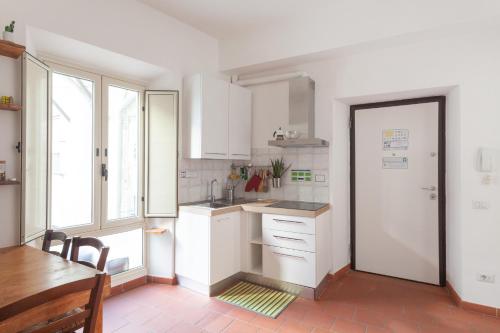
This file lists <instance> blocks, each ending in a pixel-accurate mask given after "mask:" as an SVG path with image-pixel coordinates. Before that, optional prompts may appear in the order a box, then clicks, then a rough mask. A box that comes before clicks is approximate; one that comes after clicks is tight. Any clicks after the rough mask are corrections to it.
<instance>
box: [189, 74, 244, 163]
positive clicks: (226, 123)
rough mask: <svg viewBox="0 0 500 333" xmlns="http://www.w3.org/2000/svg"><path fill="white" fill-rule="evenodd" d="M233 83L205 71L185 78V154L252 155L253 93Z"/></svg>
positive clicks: (212, 157) (197, 155) (220, 157)
mask: <svg viewBox="0 0 500 333" xmlns="http://www.w3.org/2000/svg"><path fill="white" fill-rule="evenodd" d="M230 86H231V87H230ZM232 86H233V85H231V84H230V83H229V82H226V81H223V80H219V79H216V78H213V77H209V76H206V75H202V74H196V75H193V76H190V77H187V78H185V79H184V105H183V152H184V157H186V158H204V159H250V138H251V104H250V103H251V94H250V91H248V90H246V89H244V88H241V87H239V86H235V87H232ZM231 94H232V95H233V97H232V98H231ZM242 116H244V118H241V117H242ZM240 118H241V119H240ZM230 122H231V123H230ZM232 127H233V128H232ZM233 141H234V145H233V143H232V142H233Z"/></svg>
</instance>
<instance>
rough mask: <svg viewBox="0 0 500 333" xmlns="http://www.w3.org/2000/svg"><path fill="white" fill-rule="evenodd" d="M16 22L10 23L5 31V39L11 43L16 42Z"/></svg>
mask: <svg viewBox="0 0 500 333" xmlns="http://www.w3.org/2000/svg"><path fill="white" fill-rule="evenodd" d="M15 24H16V21H12V22H10V24H9V25H6V26H5V30H4V31H3V39H4V40H6V41H9V42H14V25H15Z"/></svg>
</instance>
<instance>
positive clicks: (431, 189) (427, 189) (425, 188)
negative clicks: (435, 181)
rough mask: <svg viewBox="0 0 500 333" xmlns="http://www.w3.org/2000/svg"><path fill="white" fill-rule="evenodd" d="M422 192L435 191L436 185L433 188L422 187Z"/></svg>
mask: <svg viewBox="0 0 500 333" xmlns="http://www.w3.org/2000/svg"><path fill="white" fill-rule="evenodd" d="M421 189H422V190H425V191H435V190H436V186H434V185H431V186H423V187H421Z"/></svg>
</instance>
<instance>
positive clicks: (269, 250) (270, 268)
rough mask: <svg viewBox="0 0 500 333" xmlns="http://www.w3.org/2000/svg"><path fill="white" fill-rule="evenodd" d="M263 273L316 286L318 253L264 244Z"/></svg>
mask: <svg viewBox="0 0 500 333" xmlns="http://www.w3.org/2000/svg"><path fill="white" fill-rule="evenodd" d="M262 261H263V275H264V277H268V278H271V279H276V280H281V281H286V282H290V283H295V284H298V285H301V286H306V287H311V288H316V276H315V275H316V255H315V254H314V253H311V252H306V251H298V250H291V249H285V248H282V247H276V246H269V245H263V246H262Z"/></svg>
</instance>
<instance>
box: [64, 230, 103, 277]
mask: <svg viewBox="0 0 500 333" xmlns="http://www.w3.org/2000/svg"><path fill="white" fill-rule="evenodd" d="M82 246H90V247H93V248H95V249H96V250H97V251H98V252H99V259H98V261H97V264H94V263H91V262H89V261H84V260H79V259H78V255H79V253H80V247H82ZM108 252H109V247H107V246H104V244H103V242H101V241H100V240H98V239H97V238H94V237H73V242H72V244H71V261H74V262H77V263H79V264H82V265H85V266H89V267H92V268H95V269H97V270H99V271H104V266H105V265H106V259H107V258H108Z"/></svg>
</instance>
